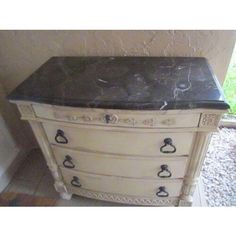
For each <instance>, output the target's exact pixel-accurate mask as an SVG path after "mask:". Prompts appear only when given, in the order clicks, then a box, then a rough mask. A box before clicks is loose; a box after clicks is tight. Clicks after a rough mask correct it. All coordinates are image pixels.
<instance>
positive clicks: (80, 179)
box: [61, 169, 183, 198]
mask: <svg viewBox="0 0 236 236" xmlns="http://www.w3.org/2000/svg"><path fill="white" fill-rule="evenodd" d="M61 171H62V175H63V178H64V180H65V182H66V184H67V185H68V186H70V188H71V187H73V188H81V189H87V190H93V191H98V192H105V193H115V194H123V195H129V196H142V197H152V198H154V197H157V198H165V197H177V196H179V195H180V191H181V187H182V182H183V181H182V180H181V179H174V180H163V181H162V180H153V179H137V178H124V177H115V176H106V175H94V174H88V173H84V172H79V171H72V170H66V169H61Z"/></svg>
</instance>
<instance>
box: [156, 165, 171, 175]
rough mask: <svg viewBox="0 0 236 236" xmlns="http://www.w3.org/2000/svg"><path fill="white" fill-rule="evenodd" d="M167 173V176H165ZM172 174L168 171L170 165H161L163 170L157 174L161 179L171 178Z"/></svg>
mask: <svg viewBox="0 0 236 236" xmlns="http://www.w3.org/2000/svg"><path fill="white" fill-rule="evenodd" d="M165 173H167V175H166V174H165ZM171 175H172V173H171V172H170V171H169V169H168V165H161V170H160V171H159V172H158V173H157V176H159V177H160V178H170V177H171Z"/></svg>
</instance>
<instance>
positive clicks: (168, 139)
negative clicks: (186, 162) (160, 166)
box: [160, 138, 176, 153]
mask: <svg viewBox="0 0 236 236" xmlns="http://www.w3.org/2000/svg"><path fill="white" fill-rule="evenodd" d="M168 145H169V146H171V147H172V149H173V150H172V151H167V150H164V149H165V147H167V146H168ZM160 151H161V152H162V153H174V152H176V147H175V146H174V144H173V141H172V139H171V138H165V139H164V145H163V146H161V148H160Z"/></svg>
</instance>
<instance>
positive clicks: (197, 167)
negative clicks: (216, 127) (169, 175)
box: [180, 132, 211, 202]
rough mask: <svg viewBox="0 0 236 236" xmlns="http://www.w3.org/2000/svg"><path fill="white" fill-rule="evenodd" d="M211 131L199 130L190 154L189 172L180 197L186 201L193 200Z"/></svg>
mask: <svg viewBox="0 0 236 236" xmlns="http://www.w3.org/2000/svg"><path fill="white" fill-rule="evenodd" d="M210 137H211V133H207V132H198V133H197V136H196V138H195V142H194V147H193V150H192V153H191V156H190V161H189V164H188V168H187V172H186V175H185V177H184V183H183V187H182V194H181V197H180V199H181V200H183V201H186V202H192V199H193V194H194V192H195V189H196V185H197V183H198V179H199V175H200V171H201V168H202V164H203V161H204V159H205V154H206V151H207V147H208V143H209V141H210Z"/></svg>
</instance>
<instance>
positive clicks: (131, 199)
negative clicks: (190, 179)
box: [68, 187, 179, 206]
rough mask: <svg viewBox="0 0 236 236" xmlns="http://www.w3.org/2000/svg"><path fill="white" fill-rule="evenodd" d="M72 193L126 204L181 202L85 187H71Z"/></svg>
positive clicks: (145, 204) (146, 204)
mask: <svg viewBox="0 0 236 236" xmlns="http://www.w3.org/2000/svg"><path fill="white" fill-rule="evenodd" d="M68 189H71V187H68ZM71 193H73V194H76V195H80V196H83V197H88V198H93V199H98V200H103V201H110V202H118V203H125V204H130V205H144V206H177V205H178V203H179V199H178V198H167V199H160V198H147V197H135V196H124V195H119V194H112V193H103V192H96V191H89V190H85V189H76V190H75V191H73V189H71Z"/></svg>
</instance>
